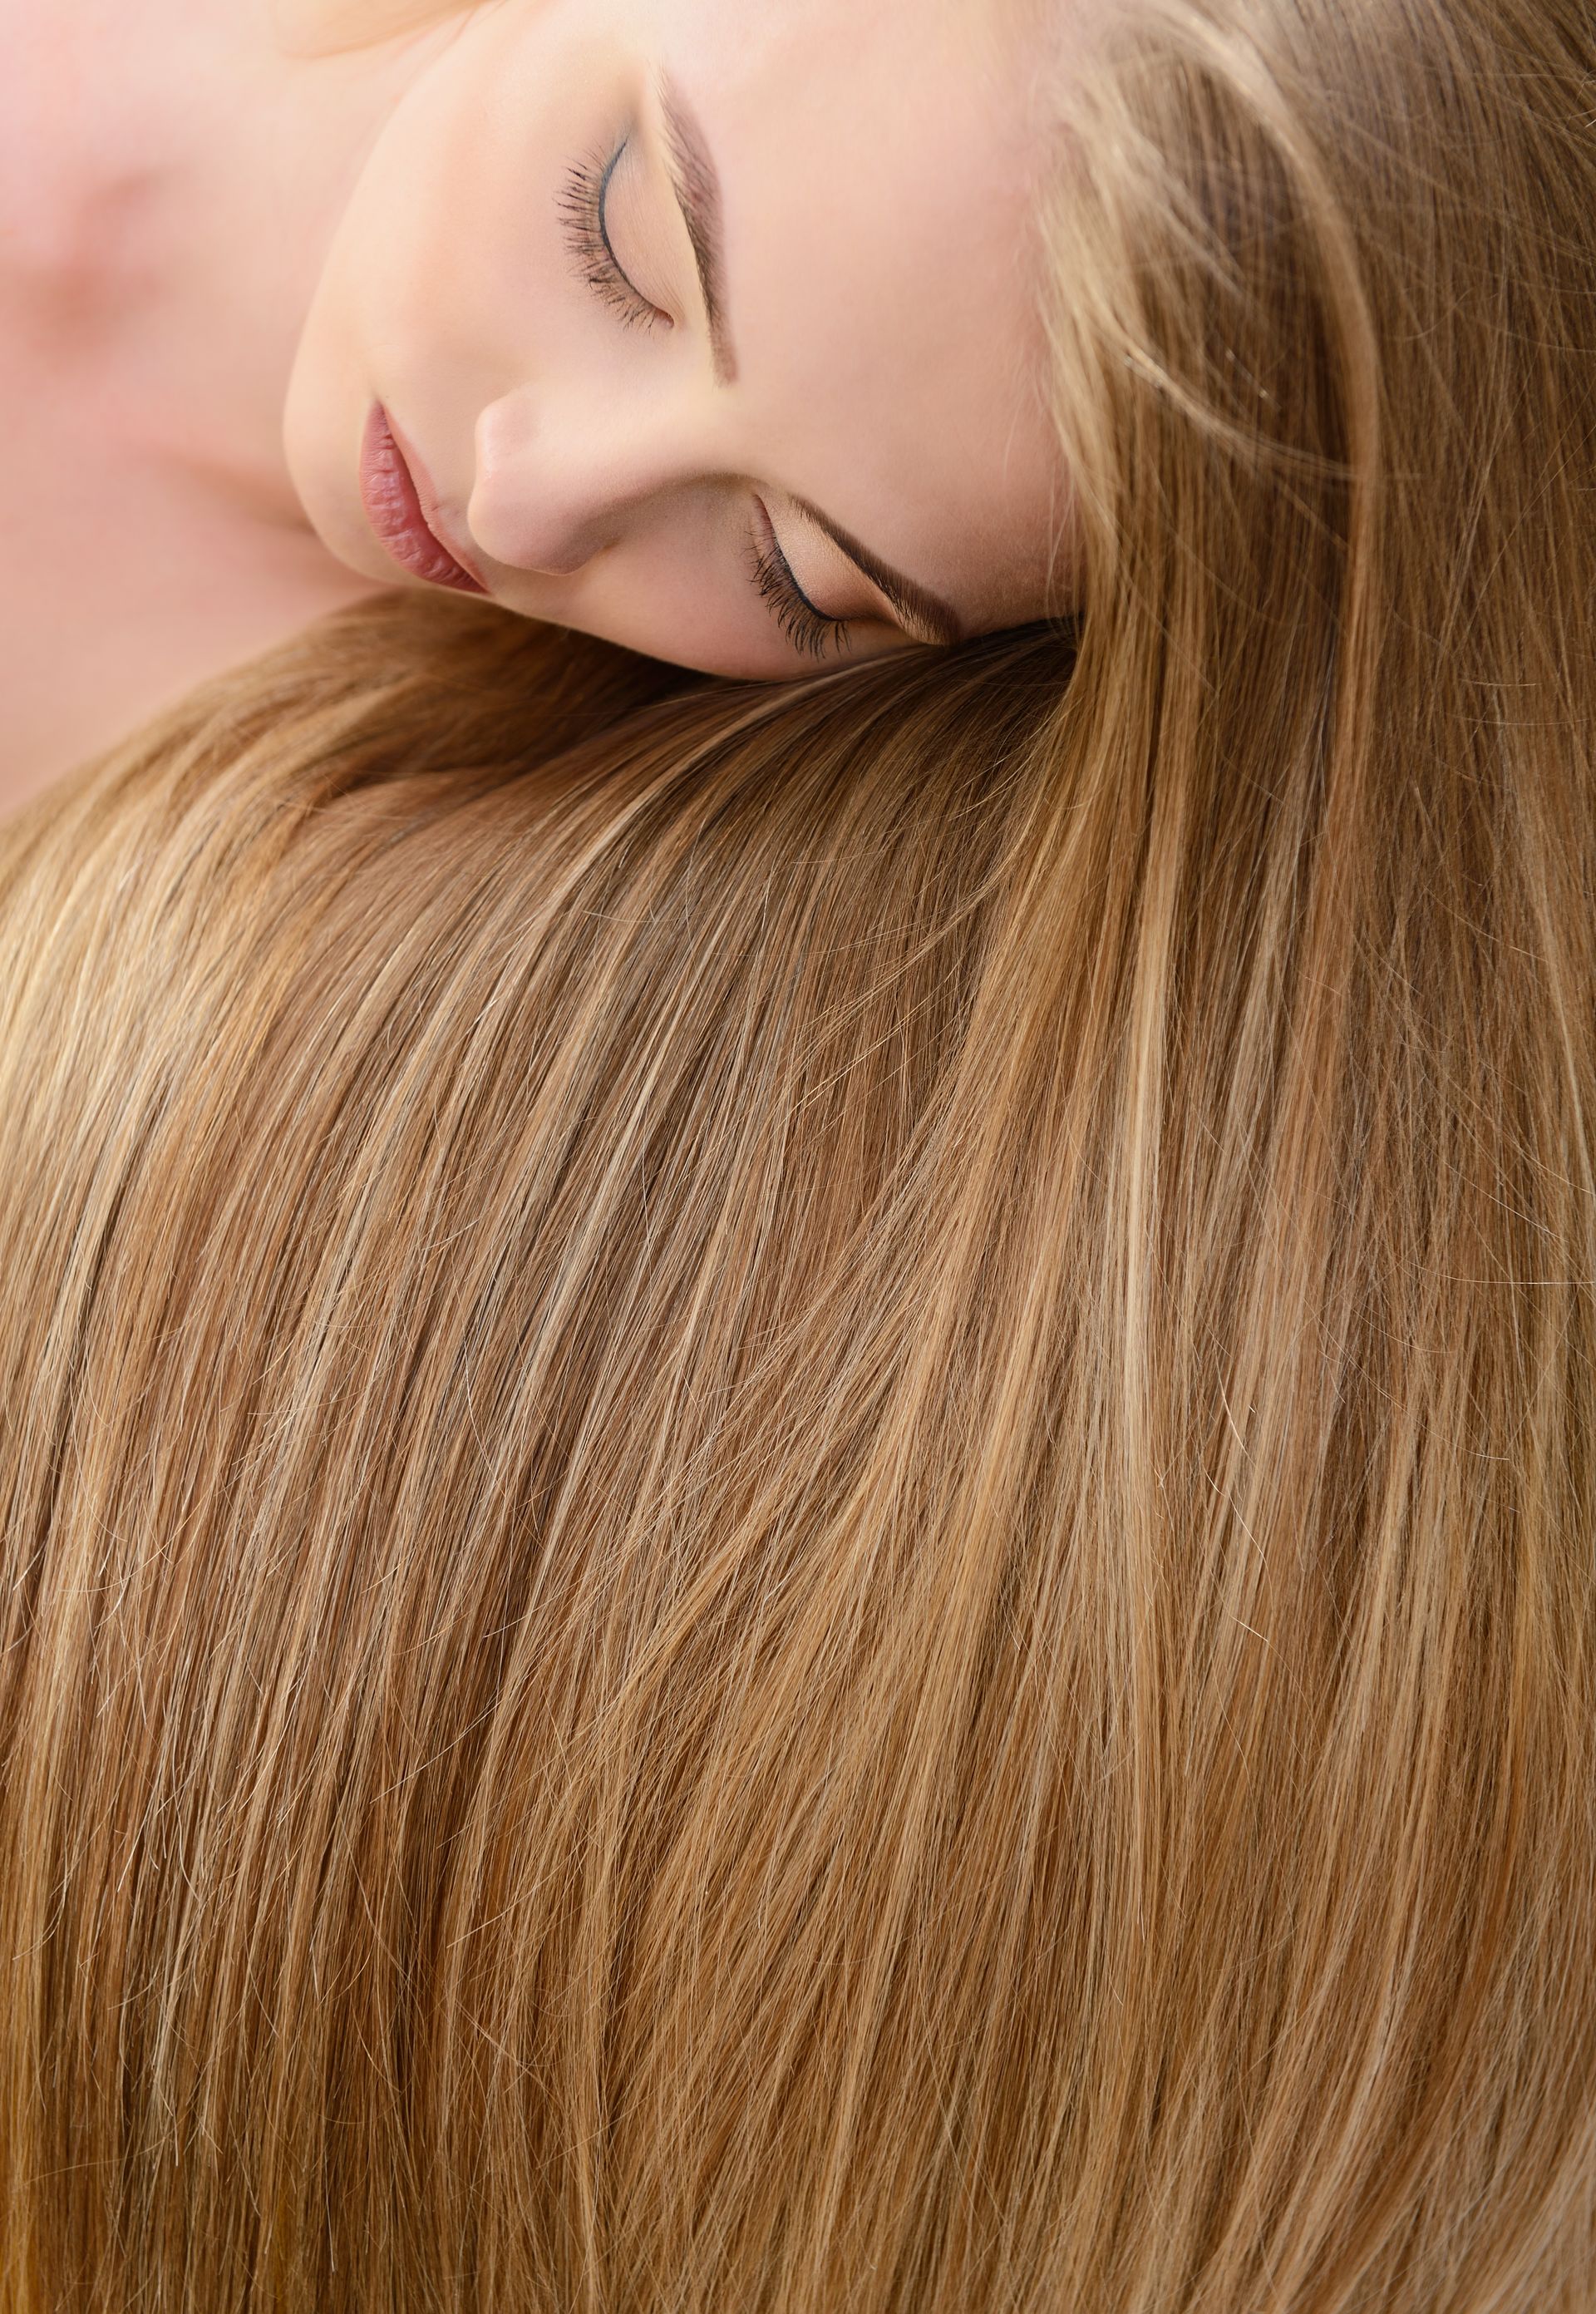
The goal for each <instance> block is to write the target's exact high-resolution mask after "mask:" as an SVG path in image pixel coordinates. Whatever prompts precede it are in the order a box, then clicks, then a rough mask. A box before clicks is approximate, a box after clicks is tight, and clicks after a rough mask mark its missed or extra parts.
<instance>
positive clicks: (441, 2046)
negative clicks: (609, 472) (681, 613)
mask: <svg viewBox="0 0 1596 2314" xmlns="http://www.w3.org/2000/svg"><path fill="white" fill-rule="evenodd" d="M1058 101H1059V103H1060V105H1061V107H1064V108H1067V137H1066V140H1065V149H1066V151H1067V156H1068V157H1067V162H1066V163H1065V164H1064V165H1063V168H1062V170H1061V190H1060V192H1059V196H1058V200H1057V205H1056V209H1055V212H1054V214H1053V216H1051V218H1050V220H1049V222H1048V232H1049V233H1050V234H1051V236H1052V246H1053V249H1054V282H1055V295H1054V299H1053V303H1052V305H1051V308H1050V315H1049V324H1050V331H1051V340H1052V344H1053V347H1054V356H1055V359H1056V363H1057V370H1058V377H1059V401H1060V412H1061V425H1062V428H1063V439H1064V442H1065V446H1066V448H1067V450H1068V453H1069V455H1070V459H1071V468H1072V472H1073V475H1074V478H1075V481H1076V483H1077V486H1078V490H1079V494H1080V495H1079V504H1080V509H1081V519H1082V523H1083V526H1084V541H1085V553H1084V559H1083V566H1082V567H1083V581H1082V596H1081V602H1080V614H1079V617H1078V619H1077V620H1076V621H1075V622H1073V623H1071V626H1070V627H1069V628H1067V629H1052V628H1044V629H1038V630H1036V631H1028V632H1026V633H1023V634H1019V635H1015V636H1009V637H1001V638H996V639H992V640H987V641H983V642H979V643H976V644H973V645H970V646H968V647H966V648H965V649H961V650H960V651H957V652H955V653H952V654H948V655H945V656H938V655H934V654H918V653H915V654H910V655H906V656H905V657H904V658H899V659H892V660H886V661H883V662H879V663H877V664H876V665H873V666H870V667H864V668H860V669H858V670H854V671H851V672H847V673H842V674H833V675H827V676H819V677H816V678H815V679H814V680H812V681H809V682H807V683H805V684H801V685H798V686H795V687H793V688H791V689H789V690H770V691H760V690H754V689H737V688H733V687H729V686H717V685H705V684H696V683H694V684H687V683H685V682H684V681H683V679H682V678H680V677H673V676H669V675H667V674H666V673H665V672H663V671H661V670H658V669H650V668H648V667H644V666H642V665H640V664H639V663H638V662H634V661H629V660H626V659H625V658H622V657H621V656H620V655H618V654H615V653H612V652H608V651H606V650H604V649H603V648H602V647H600V646H598V645H595V644H587V643H585V642H583V641H581V640H577V639H570V638H562V637H560V636H555V635H550V634H545V633H540V632H538V631H535V630H533V629H532V628H530V627H527V626H525V625H524V624H521V623H516V622H515V621H511V620H508V619H507V618H505V617H503V616H501V615H500V614H497V613H496V612H494V611H492V610H490V609H485V608H483V607H482V606H481V605H470V604H459V605H455V604H437V605H433V604H430V603H428V604H419V605H418V604H413V603H410V602H405V603H399V604H390V605H382V606H378V607H375V608H374V609H372V610H370V611H368V612H364V613H361V614H357V615H355V616H352V617H349V618H346V619H344V620H341V621H339V622H333V623H329V624H327V625H325V626H323V627H322V628H320V629H318V630H316V631H313V632H312V633H311V634H310V635H308V636H306V637H305V638H304V639H302V640H300V641H298V642H296V643H295V644H294V645H293V646H291V647H289V648H288V649H286V650H285V651H282V652H279V653H278V654H276V655H274V657H273V658H271V659H270V660H269V661H266V662H263V663H262V664H261V665H260V666H259V667H254V668H251V669H246V670H242V671H241V672H240V673H238V674H237V675H235V676H231V677H228V678H225V679H224V680H223V681H221V682H219V683H217V684H213V685H211V686H209V687H208V688H207V690H206V691H205V692H204V693H201V694H199V695H198V696H197V697H196V698H195V699H194V700H193V701H191V702H188V703H187V704H186V705H185V706H184V707H183V708H182V709H181V711H178V712H177V713H176V714H174V715H173V716H172V717H170V718H168V719H167V720H165V721H164V722H163V724H162V725H160V726H159V727H158V728H155V729H152V730H151V731H150V732H148V733H145V734H143V735H141V736H140V737H138V738H137V740H135V741H133V742H130V743H129V744H128V746H127V747H126V748H124V749H122V750H120V751H119V752H118V753H117V754H116V755H114V756H112V757H111V758H110V759H109V760H108V761H107V762H106V763H105V764H102V765H101V766H99V767H98V768H96V769H94V770H93V771H92V772H90V773H85V774H84V776H82V777H81V778H78V779H76V780H75V781H74V782H70V783H68V784H67V785H66V786H65V787H64V788H63V789H62V790H60V791H59V792H58V793H57V795H56V796H55V797H53V798H51V799H46V800H43V801H41V802H40V803H39V804H37V805H36V806H34V807H32V808H31V809H30V811H29V812H28V813H27V814H26V815H24V817H22V819H20V820H19V821H18V822H17V823H16V825H15V826H14V827H13V830H12V831H11V832H10V834H9V835H8V837H7V838H6V840H5V843H4V848H3V851H0V1182H3V1183H4V1197H0V1279H4V1288H3V1292H0V1504H3V1505H4V1550H5V1554H6V1592H5V1617H6V1623H5V1630H4V1646H3V1651H0V1770H3V1775H0V1954H4V1960H5V1965H6V1967H7V1970H8V1972H9V1974H8V1980H7V1984H6V1991H5V2001H4V2027H3V2028H0V2195H3V2196H4V2202H3V2205H0V2304H4V2308H5V2314H38V2310H42V2309H44V2308H47V2307H67V2306H70V2307H72V2308H73V2309H75V2310H77V2309H84V2310H90V2309H93V2310H100V2309H104V2310H106V2314H110V2310H112V2309H114V2310H116V2314H125V2310H127V2309H128V2308H129V2307H131V2306H133V2305H135V2304H138V2305H147V2306H150V2307H152V2308H159V2309H161V2310H163V2314H167V2310H173V2314H175V2310H181V2314H222V2310H228V2314H232V2310H242V2309H244V2308H246V2307H248V2308H251V2309H256V2308H260V2307H266V2306H269V2307H271V2308H272V2309H273V2310H274V2314H275V2310H283V2314H287V2310H294V2314H301V2310H303V2314H310V2310H316V2314H335V2310H342V2309H347V2310H350V2314H353V2310H356V2309H358V2310H360V2314H380V2310H391V2314H419V2310H423V2309H428V2310H431V2309H437V2310H461V2314H463V2310H465V2309H468V2308H481V2307H488V2306H491V2307H494V2308H496V2309H498V2308H516V2309H517V2310H520V2309H528V2310H531V2309H538V2310H542V2309H545V2308H547V2309H550V2310H556V2309H558V2310H560V2314H568V2310H569V2314H601V2310H602V2314H622V2310H625V2314H665V2310H667V2309H668V2310H672V2314H733V2310H736V2314H747V2310H752V2309H755V2308H769V2309H772V2310H780V2314H842V2310H852V2314H888V2310H891V2314H999V2310H1002V2314H1174V2310H1181V2314H1286V2310H1289V2314H1376V2310H1378V2314H1589V2310H1590V2309H1591V2308H1592V2306H1596V1971H1593V1970H1592V1965H1591V1951H1592V1930H1593V1925H1596V1901H1593V1883H1596V1549H1593V1539H1596V1499H1593V1497H1596V1451H1593V1450H1596V1194H1593V1191H1596V1182H1593V1179H1592V1161H1593V1157H1596V776H1593V774H1596V765H1593V764H1592V733H1593V732H1596V649H1593V644H1596V633H1593V627H1596V585H1593V583H1592V582H1593V579H1596V548H1593V545H1592V512H1593V508H1596V487H1593V486H1596V239H1593V234H1592V220H1593V219H1596V130H1593V129H1592V112H1593V110H1596V26H1593V24H1592V20H1591V19H1590V17H1589V14H1588V13H1587V11H1586V10H1585V9H1584V7H1583V4H1581V5H1577V6H1576V5H1575V4H1574V0H1539V4H1530V0H1448V4H1444V5H1443V4H1442V0H1406V4H1404V5H1403V6H1401V7H1400V8H1398V7H1395V6H1384V7H1379V8H1376V7H1373V6H1368V5H1349V4H1348V0H1334V4H1333V5H1332V4H1331V0H1269V4H1267V5H1265V4H1263V0H1203V4H1197V0H1157V5H1156V6H1155V5H1154V4H1152V0H1137V5H1136V7H1135V8H1134V10H1133V11H1127V12H1126V15H1125V18H1124V25H1123V29H1122V30H1116V31H1115V34H1114V36H1113V39H1112V40H1109V41H1107V42H1106V45H1105V47H1104V49H1103V51H1102V57H1101V59H1100V62H1099V65H1098V66H1097V67H1096V68H1094V70H1093V71H1091V72H1090V73H1089V74H1080V75H1076V76H1075V77H1074V78H1073V79H1072V81H1071V83H1070V84H1069V86H1068V87H1067V88H1063V89H1061V92H1060V95H1059V99H1058Z"/></svg>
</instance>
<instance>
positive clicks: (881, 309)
mask: <svg viewBox="0 0 1596 2314" xmlns="http://www.w3.org/2000/svg"><path fill="white" fill-rule="evenodd" d="M991 15H992V5H991V4H989V0H868V4H861V0H786V4H784V5H780V6H768V5H762V6H758V7H751V6H750V5H749V4H748V0H653V4H652V5H650V6H648V9H647V12H646V22H647V24H648V35H649V40H650V45H651V46H652V47H653V49H654V51H655V58H656V61H657V63H658V64H660V65H663V66H665V67H666V70H667V71H668V72H669V73H670V74H671V75H672V76H673V77H674V78H675V80H676V81H677V82H678V83H679V84H680V85H681V87H682V89H683V93H684V94H685V95H686V96H687V98H688V100H689V102H691V103H692V106H693V108H694V110H696V112H697V113H698V115H699V118H700V119H701V124H702V127H703V129H704V133H705V137H706V139H707V141H708V143H709V146H710V150H711V153H712V155H713V157H714V160H715V163H716V166H717V169H718V171H719V175H720V179H721V190H722V199H723V209H724V216H723V225H724V233H725V241H726V287H727V306H728V310H729V317H730V322H731V328H732V332H733V336H734V339H735V342H736V352H737V358H738V377H737V384H736V396H737V401H738V405H739V419H738V423H739V425H740V426H741V427H742V428H745V431H746V432H747V435H748V437H749V440H748V451H749V455H750V459H751V460H760V459H761V457H762V453H763V452H764V451H765V450H766V447H767V446H768V455H765V456H764V457H763V464H765V465H767V466H769V467H772V468H774V469H775V471H773V472H772V473H770V477H769V478H770V479H771V480H772V481H775V482H777V483H778V484H779V485H780V486H783V487H786V488H789V489H791V490H794V491H796V492H797V493H798V494H799V495H801V496H807V497H808V498H810V499H814V500H816V502H817V503H818V504H819V505H821V506H822V507H824V509H825V511H826V512H827V513H828V514H830V515H831V516H832V517H833V518H834V519H835V520H837V521H839V522H841V523H842V524H843V525H844V526H846V527H847V528H850V529H851V530H853V531H855V532H856V533H857V534H860V536H863V537H865V538H867V539H869V542H870V543H871V544H872V545H873V546H875V547H876V548H877V552H881V553H883V554H885V555H886V557H887V559H888V560H890V561H895V562H897V563H899V564H900V565H901V567H903V568H904V569H906V570H910V571H912V572H913V574H914V575H915V576H916V577H917V578H920V579H922V580H923V581H924V583H925V584H927V585H928V586H930V587H933V588H934V589H935V590H936V591H938V592H940V593H944V594H946V595H948V596H951V598H952V599H953V601H954V602H955V603H956V604H957V605H958V607H959V608H960V609H961V611H963V612H964V613H965V614H966V615H967V616H968V617H969V618H970V620H971V623H973V624H976V625H988V624H991V625H997V624H1002V623H1006V622H1008V621H1010V620H1013V619H1016V618H1025V617H1029V616H1032V615H1034V614H1036V612H1037V611H1039V610H1040V609H1041V607H1042V602H1043V597H1044V595H1045V587H1046V580H1047V575H1048V570H1049V563H1050V556H1051V552H1052V547H1053V543H1054V538H1055V536H1056V534H1057V530H1058V524H1059V518H1060V510H1061V495H1062V477H1061V476H1060V474H1059V472H1058V456H1057V451H1056V448H1055V446H1054V437H1053V432H1052V428H1051V426H1050V424H1049V421H1048V417H1047V411H1046V402H1045V393H1044V390H1043V384H1042V380H1043V376H1044V374H1045V373H1044V363H1043V347H1042V331H1041V324H1040V319H1039V305H1038V297H1037V277H1036V261H1035V258H1034V255H1033V244H1032V240H1031V236H1030V233H1029V229H1028V213H1029V205H1030V199H1031V190H1032V186H1033V183H1034V181H1035V172H1036V161H1037V155H1036V150H1035V146H1034V134H1033V132H1032V131H1031V129H1030V128H1029V127H1028V125H1027V118H1026V106H1025V102H1024V93H1025V74H1024V70H1023V58H1022V55H1021V53H1020V52H1019V50H1018V48H1017V46H1016V45H1015V44H1014V43H1012V42H1007V43H1006V42H1004V41H1002V40H999V39H998V38H996V37H994V34H993V31H992V22H991ZM783 465H785V466H786V467H788V468H789V469H790V471H780V469H781V467H782V466H783Z"/></svg>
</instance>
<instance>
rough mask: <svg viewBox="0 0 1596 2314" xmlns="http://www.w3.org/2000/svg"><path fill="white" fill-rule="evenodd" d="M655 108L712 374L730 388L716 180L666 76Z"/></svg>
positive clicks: (704, 141) (705, 143)
mask: <svg viewBox="0 0 1596 2314" xmlns="http://www.w3.org/2000/svg"><path fill="white" fill-rule="evenodd" d="M658 86H659V109H660V112H661V114H662V116H663V118H664V120H665V128H666V146H667V147H668V157H669V160H670V166H671V185H672V190H674V191H675V196H676V203H677V206H678V208H680V209H681V212H682V217H683V223H684V224H685V225H686V227H687V238H688V240H689V241H690V242H691V243H692V261H693V263H694V265H695V266H697V268H698V282H699V287H700V288H701V290H702V292H703V299H704V311H705V313H706V314H708V315H709V317H710V349H711V351H712V352H713V354H714V357H715V375H716V377H717V378H718V379H719V382H720V384H722V385H730V384H732V383H733V381H734V380H735V378H736V374H737V358H736V352H735V351H734V350H733V347H732V341H731V330H730V328H729V326H728V324H727V318H726V261H725V254H724V252H725V245H726V243H725V235H724V234H723V232H722V229H721V223H720V178H719V172H718V171H717V170H716V167H715V161H714V156H713V155H712V154H711V153H710V146H709V140H708V138H707V137H705V135H704V132H703V128H702V127H701V123H700V121H699V119H698V115H697V114H696V113H695V112H694V111H693V110H692V106H691V105H690V104H689V103H688V102H687V99H686V98H685V97H684V96H683V93H682V91H681V89H680V88H679V87H678V86H677V84H676V83H675V81H674V80H672V78H671V77H670V75H669V74H668V73H666V72H661V73H660V75H659V79H658Z"/></svg>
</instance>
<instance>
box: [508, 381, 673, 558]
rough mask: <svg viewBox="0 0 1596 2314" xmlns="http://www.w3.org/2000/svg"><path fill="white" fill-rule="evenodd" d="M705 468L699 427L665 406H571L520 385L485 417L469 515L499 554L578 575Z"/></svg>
mask: <svg viewBox="0 0 1596 2314" xmlns="http://www.w3.org/2000/svg"><path fill="white" fill-rule="evenodd" d="M703 473H704V462H703V459H702V456H701V448H700V446H698V445H696V444H695V443H694V441H693V440H692V429H691V427H690V426H688V425H684V424H683V422H682V420H681V419H680V417H679V416H677V415H675V414H674V413H673V412H672V411H669V410H668V409H666V408H662V407H660V406H658V405H656V406H654V407H652V408H646V409H639V407H638V406H637V405H636V404H635V403H630V402H629V403H628V404H627V405H626V406H625V407H624V408H617V407H615V406H613V405H612V404H610V403H609V402H606V401H604V400H602V399H589V400H588V401H587V402H586V403H585V404H583V405H581V406H576V407H567V406H565V405H564V404H558V405H556V404H554V403H552V402H550V400H549V399H548V398H547V397H545V396H542V395H534V394H533V393H532V392H530V391H525V390H524V391H518V392H516V393H508V394H506V395H504V396H502V397H501V398H500V399H499V400H498V402H492V403H490V404H489V407H488V408H487V409H486V410H484V411H483V412H482V414H481V417H480V418H479V420H477V428H476V476H475V481H474V482H473V485H472V494H471V499H470V501H469V503H468V505H467V508H466V520H467V522H468V524H469V526H470V528H471V534H472V538H473V539H474V540H475V541H476V543H477V544H478V545H479V546H480V547H481V550H482V552H483V553H484V554H486V555H489V556H490V557H491V559H492V560H493V561H495V562H498V563H501V564H503V565H505V566H506V567H507V568H508V569H511V570H528V571H533V572H537V573H539V574H541V575H543V576H546V577H549V578H554V579H565V578H570V577H573V576H574V575H575V574H576V573H577V572H578V571H579V570H583V569H585V568H586V565H587V564H588V563H589V562H591V561H593V560H594V558H595V555H598V554H602V553H603V552H604V551H605V549H606V548H609V547H612V546H614V545H616V544H617V543H619V542H620V541H621V540H622V538H623V537H624V536H625V535H626V534H627V532H628V530H629V528H630V526H633V525H634V524H636V523H637V522H638V521H639V519H641V518H643V517H645V516H646V514H647V512H648V509H650V508H653V507H656V506H657V504H658V502H659V501H660V500H661V499H664V498H665V497H666V496H667V495H668V494H669V493H671V492H672V491H675V490H682V489H683V488H684V487H685V486H687V485H688V484H690V483H691V482H692V481H694V480H699V479H701V478H702V476H703Z"/></svg>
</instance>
